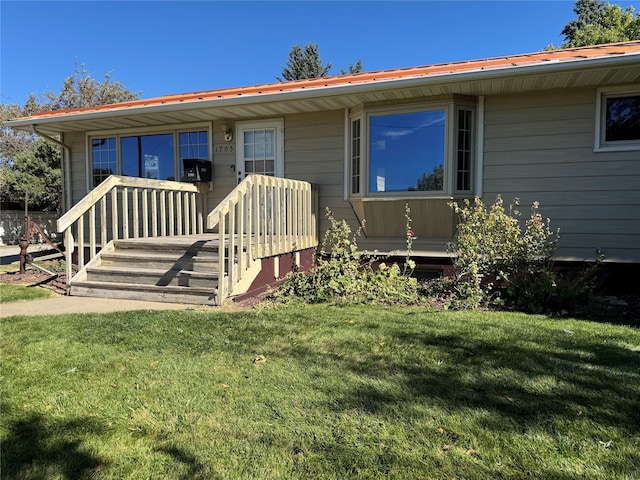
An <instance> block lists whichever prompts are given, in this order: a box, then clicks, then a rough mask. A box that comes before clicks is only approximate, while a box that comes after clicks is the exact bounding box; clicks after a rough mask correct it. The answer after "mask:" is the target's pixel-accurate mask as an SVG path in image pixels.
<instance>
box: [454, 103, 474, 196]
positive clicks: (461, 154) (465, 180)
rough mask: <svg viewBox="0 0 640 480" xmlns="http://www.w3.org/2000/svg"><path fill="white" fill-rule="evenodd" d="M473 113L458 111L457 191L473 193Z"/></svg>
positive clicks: (464, 110)
mask: <svg viewBox="0 0 640 480" xmlns="http://www.w3.org/2000/svg"><path fill="white" fill-rule="evenodd" d="M472 119H473V111H471V110H467V109H462V108H461V109H459V110H458V131H457V135H458V144H457V149H456V156H457V159H456V160H457V165H456V190H457V191H458V192H469V191H471V161H472V158H473V157H472V156H473V138H472V135H473V129H472V126H473V121H472Z"/></svg>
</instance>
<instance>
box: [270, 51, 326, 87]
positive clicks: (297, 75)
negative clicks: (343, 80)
mask: <svg viewBox="0 0 640 480" xmlns="http://www.w3.org/2000/svg"><path fill="white" fill-rule="evenodd" d="M329 70H331V64H330V63H327V64H326V65H324V64H323V63H322V60H321V59H320V51H319V50H318V45H316V44H314V43H307V45H305V47H304V49H302V47H300V45H294V46H293V47H291V50H290V51H289V61H288V62H287V66H286V67H282V77H283V78H284V81H291V80H304V79H306V78H320V77H326V76H327V75H328V74H329ZM277 79H278V81H279V82H282V81H283V80H282V79H281V78H277Z"/></svg>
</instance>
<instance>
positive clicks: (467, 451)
mask: <svg viewBox="0 0 640 480" xmlns="http://www.w3.org/2000/svg"><path fill="white" fill-rule="evenodd" d="M474 453H476V451H475V450H474V449H473V448H469V449H468V450H465V452H464V454H465V455H473V454H474Z"/></svg>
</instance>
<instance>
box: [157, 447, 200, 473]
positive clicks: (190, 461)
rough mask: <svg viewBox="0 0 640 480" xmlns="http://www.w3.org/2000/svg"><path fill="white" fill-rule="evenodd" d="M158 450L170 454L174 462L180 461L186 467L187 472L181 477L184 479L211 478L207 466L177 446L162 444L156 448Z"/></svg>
mask: <svg viewBox="0 0 640 480" xmlns="http://www.w3.org/2000/svg"><path fill="white" fill-rule="evenodd" d="M154 450H155V451H156V452H159V453H163V454H165V455H167V456H169V457H170V458H171V459H172V460H173V461H174V462H179V463H180V464H182V465H183V466H184V467H185V468H186V470H187V471H186V473H185V474H184V475H181V476H180V477H179V478H180V479H183V480H191V479H204V478H209V476H208V474H207V473H206V472H205V468H204V466H203V465H202V464H200V462H198V460H197V459H196V457H194V456H193V455H191V454H189V453H187V452H185V451H183V450H181V449H179V448H176V447H169V446H162V447H157V448H155V449H154Z"/></svg>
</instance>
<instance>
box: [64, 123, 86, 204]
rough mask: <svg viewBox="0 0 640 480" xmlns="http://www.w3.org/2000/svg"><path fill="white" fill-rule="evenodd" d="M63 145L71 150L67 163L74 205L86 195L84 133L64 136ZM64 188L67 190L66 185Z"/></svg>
mask: <svg viewBox="0 0 640 480" xmlns="http://www.w3.org/2000/svg"><path fill="white" fill-rule="evenodd" d="M64 144H65V145H66V146H68V147H69V149H70V150H71V158H70V161H69V164H70V166H71V200H72V202H71V203H72V204H73V205H75V204H76V203H77V202H79V201H80V200H82V199H83V198H84V196H85V195H86V194H87V193H88V192H87V177H86V175H87V152H86V136H85V134H84V133H77V132H74V133H67V134H65V136H64ZM64 188H68V185H65V186H64Z"/></svg>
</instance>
